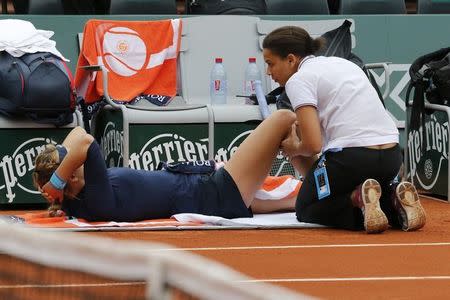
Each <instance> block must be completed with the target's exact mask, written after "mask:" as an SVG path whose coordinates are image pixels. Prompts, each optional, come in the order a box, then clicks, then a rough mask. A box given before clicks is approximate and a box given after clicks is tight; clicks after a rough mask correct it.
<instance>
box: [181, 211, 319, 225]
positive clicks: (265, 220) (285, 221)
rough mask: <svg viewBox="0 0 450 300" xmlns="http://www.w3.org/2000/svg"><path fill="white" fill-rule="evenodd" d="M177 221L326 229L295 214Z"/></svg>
mask: <svg viewBox="0 0 450 300" xmlns="http://www.w3.org/2000/svg"><path fill="white" fill-rule="evenodd" d="M172 217H173V218H175V219H176V220H177V221H179V222H182V223H185V222H201V223H203V224H208V225H215V226H231V227H236V226H243V227H246V226H249V227H261V228H270V227H277V228H279V227H291V228H292V227H295V228H297V227H304V228H316V227H325V226H323V225H319V224H312V223H303V222H299V221H298V220H297V217H296V216H295V213H294V212H292V213H274V214H257V215H254V216H253V218H235V219H226V218H222V217H217V216H207V215H201V214H190V213H183V214H176V215H173V216H172Z"/></svg>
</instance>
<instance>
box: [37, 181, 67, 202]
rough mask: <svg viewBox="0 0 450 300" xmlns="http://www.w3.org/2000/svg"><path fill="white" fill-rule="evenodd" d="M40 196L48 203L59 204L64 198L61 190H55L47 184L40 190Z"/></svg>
mask: <svg viewBox="0 0 450 300" xmlns="http://www.w3.org/2000/svg"><path fill="white" fill-rule="evenodd" d="M40 192H41V194H42V196H43V197H44V198H45V199H47V201H48V202H50V203H61V202H62V200H63V198H64V193H63V190H58V189H55V187H54V186H53V184H51V183H50V182H47V183H46V184H44V185H43V186H42V189H40Z"/></svg>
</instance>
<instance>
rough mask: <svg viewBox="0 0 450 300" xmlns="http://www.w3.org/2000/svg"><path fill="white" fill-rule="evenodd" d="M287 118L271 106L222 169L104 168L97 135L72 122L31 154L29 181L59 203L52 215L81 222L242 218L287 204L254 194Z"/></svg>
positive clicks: (288, 126)
mask: <svg viewBox="0 0 450 300" xmlns="http://www.w3.org/2000/svg"><path fill="white" fill-rule="evenodd" d="M294 122H295V114H294V113H292V112H290V111H288V110H279V111H276V112H274V113H273V114H272V115H271V116H270V117H269V118H268V119H266V120H265V121H264V122H262V123H261V124H260V125H259V126H258V127H257V128H256V129H255V130H254V131H253V132H252V133H251V134H250V135H249V136H248V137H247V139H245V141H244V142H243V143H242V144H241V145H240V146H239V148H238V150H237V151H236V152H235V153H234V154H233V157H232V158H231V159H230V160H229V161H228V162H227V163H226V165H225V166H224V167H223V168H217V169H216V168H214V164H213V163H212V164H211V165H210V166H208V165H206V166H202V168H200V169H201V170H198V168H194V171H192V169H190V168H191V167H192V165H191V166H189V165H187V166H186V165H181V166H175V167H173V166H168V167H167V168H166V169H163V170H158V171H144V170H134V169H131V168H109V169H107V168H106V165H105V162H104V160H103V157H102V155H101V152H100V148H99V145H98V144H97V142H96V141H95V140H94V138H93V137H92V136H91V135H89V134H87V133H86V132H85V130H84V129H82V128H81V127H76V128H74V129H73V130H72V131H71V132H70V133H69V134H68V135H67V137H66V139H65V140H64V142H63V143H62V145H58V146H54V145H47V146H46V148H45V150H44V151H43V152H42V153H40V154H39V155H38V156H37V158H36V162H35V170H34V173H33V181H34V184H35V185H36V187H37V188H38V189H39V190H40V192H41V193H42V195H43V196H44V197H45V198H46V199H47V201H49V203H50V204H51V207H58V206H60V208H61V210H58V211H57V213H56V214H55V212H51V215H52V216H53V215H61V214H66V215H70V216H74V217H78V218H84V219H86V220H89V221H106V220H114V221H139V220H145V219H156V218H168V217H170V216H172V215H173V214H177V213H200V214H206V215H215V216H222V217H225V218H237V217H250V216H252V211H253V212H255V213H263V212H272V211H282V210H294V207H295V197H294V198H287V199H282V200H279V201H263V200H258V199H254V198H255V197H254V196H255V193H256V191H257V190H258V189H259V188H260V187H261V185H262V183H263V181H264V179H265V178H266V177H267V175H268V173H269V171H270V168H271V165H272V162H273V160H274V158H275V156H276V155H277V153H278V151H279V147H280V144H281V142H282V140H283V139H284V138H285V137H286V136H287V135H288V133H289V132H290V131H291V130H292V126H293V124H294ZM205 167H206V170H203V169H205ZM208 167H210V168H211V169H208ZM186 168H188V169H189V170H187V171H186V170H182V169H186ZM250 206H251V208H252V209H249V208H250Z"/></svg>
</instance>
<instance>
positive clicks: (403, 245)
mask: <svg viewBox="0 0 450 300" xmlns="http://www.w3.org/2000/svg"><path fill="white" fill-rule="evenodd" d="M439 246H450V242H443V243H410V244H407V243H394V244H333V245H280V246H248V247H202V248H163V249H156V250H152V252H153V251H155V252H159V251H217V250H266V249H312V248H370V247H439Z"/></svg>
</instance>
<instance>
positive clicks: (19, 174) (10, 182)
mask: <svg viewBox="0 0 450 300" xmlns="http://www.w3.org/2000/svg"><path fill="white" fill-rule="evenodd" d="M50 143H53V144H56V143H55V142H54V141H52V140H50V139H49V138H43V137H38V138H33V139H29V140H27V141H24V142H23V143H22V144H20V145H19V146H18V147H17V148H16V149H15V150H14V152H13V153H12V154H11V155H9V154H7V155H5V156H3V157H2V159H1V161H0V169H1V171H2V173H3V184H2V185H1V186H0V191H2V193H4V195H5V196H6V198H7V199H8V203H11V202H13V200H14V198H15V197H16V194H15V190H16V189H17V188H20V189H22V190H23V191H25V192H27V193H30V194H39V192H38V191H36V189H35V187H34V186H33V183H32V181H31V180H30V177H31V176H30V173H31V171H32V170H33V169H34V160H35V158H36V156H37V155H38V154H39V153H41V152H42V151H43V150H44V149H45V145H46V144H50Z"/></svg>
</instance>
